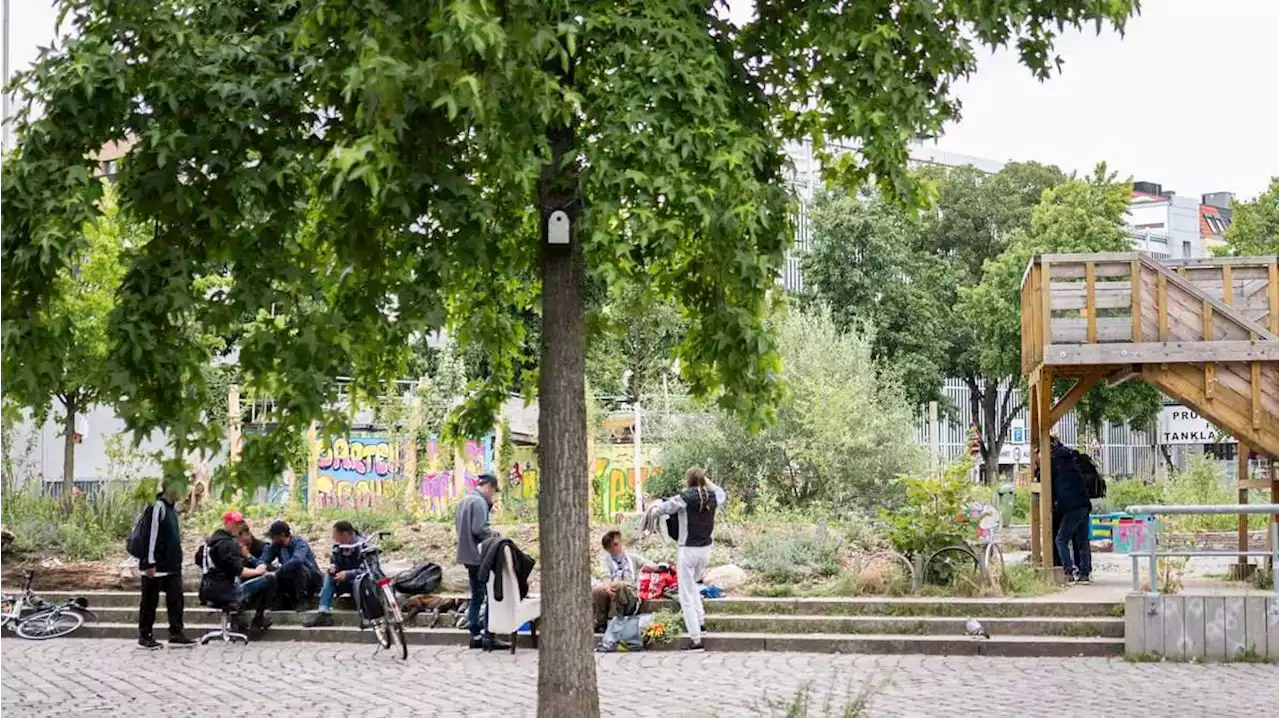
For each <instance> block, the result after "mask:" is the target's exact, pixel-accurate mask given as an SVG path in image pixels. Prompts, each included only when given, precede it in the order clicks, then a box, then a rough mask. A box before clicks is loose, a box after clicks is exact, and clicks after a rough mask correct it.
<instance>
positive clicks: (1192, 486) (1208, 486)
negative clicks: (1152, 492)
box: [1159, 454, 1271, 533]
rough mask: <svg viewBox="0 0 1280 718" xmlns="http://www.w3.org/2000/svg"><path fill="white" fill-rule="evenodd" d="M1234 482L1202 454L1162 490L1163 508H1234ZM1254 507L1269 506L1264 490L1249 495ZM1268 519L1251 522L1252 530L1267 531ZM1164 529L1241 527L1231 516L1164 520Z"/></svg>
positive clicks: (1221, 529) (1250, 519)
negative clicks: (1193, 506)
mask: <svg viewBox="0 0 1280 718" xmlns="http://www.w3.org/2000/svg"><path fill="white" fill-rule="evenodd" d="M1234 483H1235V482H1234V480H1233V479H1232V478H1230V477H1228V476H1227V474H1226V472H1224V471H1222V469H1221V468H1219V466H1218V464H1217V463H1215V462H1214V461H1213V460H1212V459H1210V458H1209V457H1207V456H1204V455H1203V454H1201V455H1197V456H1193V457H1192V458H1191V461H1190V462H1188V464H1187V470H1186V471H1182V472H1178V473H1176V474H1174V475H1173V476H1171V477H1169V479H1168V481H1167V482H1166V483H1165V485H1164V487H1163V491H1162V493H1161V497H1160V501H1159V503H1163V504H1234V503H1237V501H1238V500H1239V497H1238V495H1237V494H1236V488H1235V485H1234ZM1249 500H1250V502H1251V503H1255V502H1256V503H1270V502H1271V499H1270V497H1269V495H1268V494H1267V492H1266V491H1265V490H1254V491H1252V492H1251V493H1250V497H1249ZM1267 518H1268V517H1267V516H1265V515H1261V514H1259V515H1255V516H1251V517H1250V518H1249V525H1250V527H1251V528H1253V529H1262V528H1266V525H1267V524H1266V522H1267ZM1160 521H1161V524H1162V527H1161V528H1162V529H1163V528H1164V527H1166V526H1167V527H1168V528H1169V529H1171V530H1173V531H1186V532H1189V533H1198V532H1203V531H1232V530H1235V528H1236V527H1237V525H1238V521H1239V519H1238V517H1236V516H1232V515H1230V514H1217V515H1194V514H1188V515H1180V516H1163V517H1161V519H1160Z"/></svg>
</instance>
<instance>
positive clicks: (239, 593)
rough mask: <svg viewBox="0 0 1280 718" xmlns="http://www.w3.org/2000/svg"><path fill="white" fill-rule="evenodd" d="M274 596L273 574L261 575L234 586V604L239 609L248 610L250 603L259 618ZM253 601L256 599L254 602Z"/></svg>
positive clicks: (274, 581) (274, 582)
mask: <svg viewBox="0 0 1280 718" xmlns="http://www.w3.org/2000/svg"><path fill="white" fill-rule="evenodd" d="M275 595H276V577H275V576H274V575H273V574H269V573H268V574H263V575H262V576H258V577H257V578H251V579H249V580H248V581H241V582H240V583H237V584H236V603H237V604H239V606H240V608H241V609H245V608H248V607H249V604H250V603H254V605H255V608H256V609H257V610H256V613H257V615H259V616H261V615H262V614H263V613H265V612H266V610H267V606H268V605H269V604H270V603H271V599H273V598H275ZM254 599H257V600H256V602H255V600H254Z"/></svg>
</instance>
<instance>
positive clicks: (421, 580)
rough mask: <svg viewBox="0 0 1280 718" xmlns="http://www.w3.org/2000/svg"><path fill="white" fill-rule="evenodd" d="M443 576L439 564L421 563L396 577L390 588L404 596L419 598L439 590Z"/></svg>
mask: <svg viewBox="0 0 1280 718" xmlns="http://www.w3.org/2000/svg"><path fill="white" fill-rule="evenodd" d="M443 575H444V572H443V570H442V569H441V568H440V566H439V564H434V563H422V564H418V565H417V566H414V567H413V568H411V569H409V570H408V571H405V572H403V573H401V574H400V575H398V576H396V579H395V581H393V582H392V584H391V587H392V588H394V589H395V590H396V591H399V592H400V593H403V594H405V595H406V596H419V595H422V594H424V593H435V592H436V591H438V590H440V581H441V580H442V578H443Z"/></svg>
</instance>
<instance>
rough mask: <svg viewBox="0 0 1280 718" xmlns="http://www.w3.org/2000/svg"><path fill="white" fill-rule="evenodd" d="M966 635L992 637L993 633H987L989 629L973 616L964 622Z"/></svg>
mask: <svg viewBox="0 0 1280 718" xmlns="http://www.w3.org/2000/svg"><path fill="white" fill-rule="evenodd" d="M964 635H966V636H969V637H970V638H991V634H990V633H987V629H985V628H983V627H982V624H981V623H978V622H977V621H975V620H973V619H972V618H970V619H969V620H967V621H965V622H964Z"/></svg>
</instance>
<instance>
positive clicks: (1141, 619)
mask: <svg viewBox="0 0 1280 718" xmlns="http://www.w3.org/2000/svg"><path fill="white" fill-rule="evenodd" d="M1146 623H1147V614H1146V605H1145V600H1144V598H1143V596H1142V594H1139V593H1131V594H1129V595H1128V596H1125V599H1124V652H1125V653H1126V654H1128V655H1131V656H1136V655H1138V654H1139V653H1142V652H1144V651H1146V650H1147V645H1146V639H1145V638H1144V635H1143V628H1144V627H1145V626H1146Z"/></svg>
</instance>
